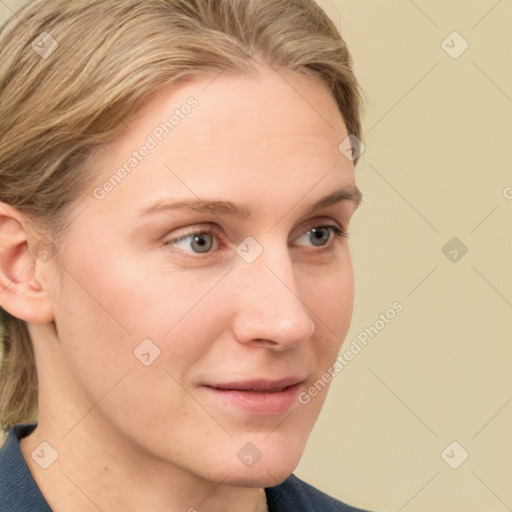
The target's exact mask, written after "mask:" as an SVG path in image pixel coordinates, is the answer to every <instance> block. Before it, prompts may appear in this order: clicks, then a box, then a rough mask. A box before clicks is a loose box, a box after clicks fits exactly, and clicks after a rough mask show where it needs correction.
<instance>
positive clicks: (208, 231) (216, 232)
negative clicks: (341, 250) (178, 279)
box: [164, 224, 348, 258]
mask: <svg viewBox="0 0 512 512" xmlns="http://www.w3.org/2000/svg"><path fill="white" fill-rule="evenodd" d="M318 228H327V229H330V230H331V232H332V233H333V234H334V236H333V238H332V239H331V241H332V243H330V244H326V245H321V246H317V247H318V249H316V251H315V252H318V253H324V252H327V251H329V250H332V249H333V248H334V244H335V243H336V242H337V241H341V239H347V238H348V232H347V231H345V230H343V229H340V228H339V227H338V226H336V225H335V224H319V225H316V226H312V227H310V228H309V229H308V230H307V231H305V232H304V233H303V235H304V234H306V233H308V232H310V231H312V230H313V229H318ZM221 233H222V230H221V229H220V228H219V227H218V226H214V225H211V226H208V227H206V228H201V229H197V230H195V231H191V232H190V233H185V234H184V235H181V236H179V237H177V238H173V239H171V240H168V241H166V242H164V245H165V246H170V245H172V244H173V243H176V242H180V241H182V240H185V239H187V238H190V237H195V236H200V235H212V236H215V237H219V236H220V235H221ZM303 235H301V236H303ZM311 247H314V246H311ZM178 250H179V249H178ZM213 252H214V251H213ZM185 253H187V254H188V255H191V254H195V256H191V257H193V258H197V257H200V256H201V255H206V256H208V255H210V254H212V251H207V252H204V253H194V252H191V251H185Z"/></svg>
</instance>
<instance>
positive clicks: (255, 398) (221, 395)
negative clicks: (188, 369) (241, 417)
mask: <svg viewBox="0 0 512 512" xmlns="http://www.w3.org/2000/svg"><path fill="white" fill-rule="evenodd" d="M299 387H300V386H299V384H296V385H295V386H290V387H288V388H286V389H283V390H282V391H276V392H275V393H266V392H262V391H259V392H258V391H240V390H224V389H216V388H211V387H208V386H203V389H205V390H206V391H207V392H208V393H209V394H210V396H213V397H215V398H216V399H218V400H221V401H223V402H224V403H227V404H228V405H232V406H235V407H237V408H240V409H243V410H244V411H246V412H249V413H251V414H256V415H260V416H270V415H273V414H280V413H283V412H286V411H288V410H289V409H290V408H291V407H292V405H293V404H294V403H295V402H296V399H297V393H298V392H299Z"/></svg>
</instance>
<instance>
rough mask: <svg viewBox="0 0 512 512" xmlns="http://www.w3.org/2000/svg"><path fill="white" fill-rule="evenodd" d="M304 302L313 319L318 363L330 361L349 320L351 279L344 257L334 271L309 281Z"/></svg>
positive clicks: (352, 294)
mask: <svg viewBox="0 0 512 512" xmlns="http://www.w3.org/2000/svg"><path fill="white" fill-rule="evenodd" d="M303 297H304V302H305V304H306V305H307V306H308V308H310V310H311V312H312V313H311V314H312V318H313V319H314V320H315V323H316V329H317V340H318V341H315V348H316V350H317V353H318V355H319V356H321V358H320V359H321V360H324V361H332V359H333V358H334V357H335V356H336V355H337V353H338V351H339V349H340V347H341V344H342V343H343V341H344V339H345V337H346V335H347V332H348V329H349V327H350V321H351V318H352V308H353V298H354V280H353V274H352V266H351V264H350V259H349V258H348V257H347V259H345V260H344V261H343V262H342V264H340V265H339V266H337V267H336V269H335V270H332V269H331V270H330V271H329V273H328V274H327V273H326V275H324V276H323V277H319V278H318V279H317V280H309V281H308V283H307V288H305V293H304V295H303Z"/></svg>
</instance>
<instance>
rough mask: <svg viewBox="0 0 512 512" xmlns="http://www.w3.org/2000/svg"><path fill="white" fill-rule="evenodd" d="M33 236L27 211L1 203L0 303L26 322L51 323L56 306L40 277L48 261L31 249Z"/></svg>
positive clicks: (10, 312) (42, 275)
mask: <svg viewBox="0 0 512 512" xmlns="http://www.w3.org/2000/svg"><path fill="white" fill-rule="evenodd" d="M33 236H34V235H33V233H32V231H31V230H30V229H29V224H28V222H27V221H26V219H25V217H24V215H23V214H22V213H21V212H19V211H18V210H17V209H16V208H13V207H12V206H10V205H7V204H5V203H0V306H2V308H4V309H5V310H6V311H7V312H8V313H9V314H11V315H12V316H14V317H16V318H19V319H21V320H24V321H26V322H33V323H47V322H52V321H53V320H54V315H53V308H52V305H51V301H50V297H49V294H48V290H47V289H45V286H44V284H42V283H41V279H40V277H39V276H40V275H41V277H44V270H45V269H43V268H42V267H41V266H42V265H45V263H43V262H42V261H41V260H38V258H36V257H35V256H34V254H33V252H32V251H31V250H30V246H31V245H32V239H33Z"/></svg>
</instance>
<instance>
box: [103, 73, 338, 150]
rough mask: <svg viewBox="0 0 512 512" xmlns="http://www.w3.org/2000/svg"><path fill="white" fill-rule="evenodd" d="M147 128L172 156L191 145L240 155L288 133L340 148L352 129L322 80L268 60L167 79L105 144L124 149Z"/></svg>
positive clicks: (134, 144) (138, 140) (276, 142)
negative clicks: (249, 70)
mask: <svg viewBox="0 0 512 512" xmlns="http://www.w3.org/2000/svg"><path fill="white" fill-rule="evenodd" d="M191 103H193V104H194V106H193V107H190V104H191ZM169 124H171V125H172V126H169ZM148 135H153V138H154V139H155V141H156V143H157V145H158V147H157V151H155V152H154V153H161V154H164V153H167V155H168V156H172V154H173V153H176V152H180V153H186V152H193V153H196V156H198V157H200V156H201V153H202V154H204V153H205V152H209V153H210V154H214V153H215V152H216V151H226V150H230V151H229V152H230V154H231V155H233V156H236V155H237V154H240V150H241V149H242V148H244V149H245V147H246V146H248V147H249V148H251V147H253V148H255V147H256V146H257V145H261V144H267V145H272V143H273V144H274V145H275V146H279V145H280V144H282V143H283V139H291V138H292V137H294V138H295V139H296V140H298V138H315V139H324V140H325V142H326V143H327V144H329V143H330V144H331V145H332V146H334V147H332V148H331V150H334V151H337V146H338V144H339V143H340V142H341V140H343V138H344V137H345V136H346V135H347V134H346V128H345V125H344V123H343V120H342V117H341V114H340V113H339V110H338V107H337V105H336V102H335V100H334V98H333V97H332V95H331V93H330V92H329V90H328V88H327V86H326V85H325V84H324V83H322V82H320V81H319V80H318V79H316V78H314V77H310V76H305V75H301V74H298V73H294V72H290V71H286V70H273V69H270V68H267V67H263V68H260V69H259V71H258V73H257V74H254V75H244V74H231V73H228V72H217V73H212V72H210V73H205V74H201V75H191V76H187V77H184V78H183V79H181V80H179V81H177V82H175V83H172V84H170V85H168V86H167V87H165V88H164V89H162V90H161V91H160V92H159V93H158V94H157V95H156V96H154V97H153V98H151V100H149V101H148V102H147V104H146V105H145V106H144V107H143V108H142V109H141V110H139V112H138V113H137V114H136V115H135V117H134V118H132V119H131V121H130V122H129V123H128V129H127V130H125V132H124V133H123V134H122V135H121V137H119V139H118V140H117V141H116V142H115V143H113V144H110V145H108V146H107V147H106V148H105V150H106V152H107V153H109V154H111V155H116V153H119V156H126V155H128V154H130V153H131V152H132V151H133V150H134V148H137V147H139V146H140V145H141V144H142V143H143V142H144V140H145V139H146V137H147V136H148ZM159 139H162V140H159ZM308 147H309V145H306V147H304V149H305V150H307V149H308ZM198 148H201V153H200V152H198V151H197V149H198ZM298 149H299V148H297V150H298ZM167 155H166V156H167Z"/></svg>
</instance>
